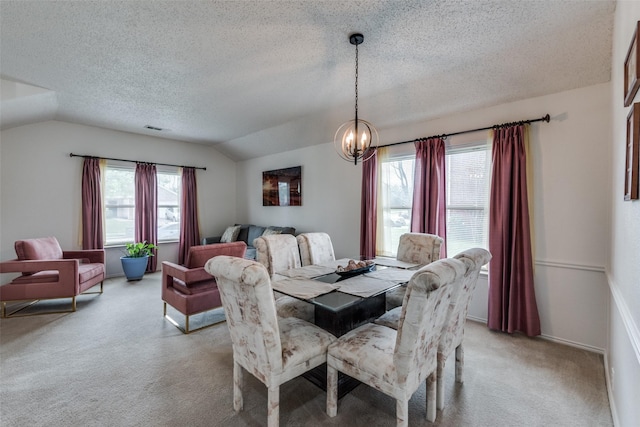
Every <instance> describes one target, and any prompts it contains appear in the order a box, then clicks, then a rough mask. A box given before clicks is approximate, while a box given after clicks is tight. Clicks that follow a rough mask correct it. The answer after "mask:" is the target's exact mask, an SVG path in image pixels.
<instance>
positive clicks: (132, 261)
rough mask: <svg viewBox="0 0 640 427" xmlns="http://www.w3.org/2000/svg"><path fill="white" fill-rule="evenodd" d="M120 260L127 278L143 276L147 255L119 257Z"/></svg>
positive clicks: (136, 278) (132, 278)
mask: <svg viewBox="0 0 640 427" xmlns="http://www.w3.org/2000/svg"><path fill="white" fill-rule="evenodd" d="M120 261H121V262H122V270H124V275H125V276H127V280H129V281H131V280H140V279H142V276H144V272H145V270H146V269H147V263H148V262H149V257H148V256H145V257H135V258H133V257H127V256H122V257H120Z"/></svg>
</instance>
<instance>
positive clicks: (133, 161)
mask: <svg viewBox="0 0 640 427" xmlns="http://www.w3.org/2000/svg"><path fill="white" fill-rule="evenodd" d="M69 157H89V158H92V159H103V160H116V161H119V162H129V163H148V164H154V165H160V166H175V167H177V168H193V169H200V170H203V171H206V170H207V168H201V167H197V166H182V165H172V164H170V163H155V162H141V161H139V160H127V159H113V158H111V157H98V156H85V155H83V154H73V153H69Z"/></svg>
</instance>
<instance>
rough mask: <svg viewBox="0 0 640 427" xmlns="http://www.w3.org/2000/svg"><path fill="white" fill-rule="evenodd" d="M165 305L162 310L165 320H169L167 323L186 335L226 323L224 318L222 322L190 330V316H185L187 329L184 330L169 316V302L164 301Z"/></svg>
mask: <svg viewBox="0 0 640 427" xmlns="http://www.w3.org/2000/svg"><path fill="white" fill-rule="evenodd" d="M163 303H164V304H163V309H162V312H163V313H162V315H163V317H164V318H165V319H167V322H169V323H171V324H172V325H173V326H175V327H176V328H178V329H180V330H181V331H182V333H184V334H189V333H191V332H195V331H199V330H200V329H205V328H208V327H210V326H214V325H217V324H218V323H221V322H224V321H225V320H226V319H225V318H223V319H222V320H219V321H216V322H213V323H211V324H208V325H204V326H200V327H199V328H196V329H190V326H189V316H190V315H185V316H184V326H185V327H184V328H183V327H182V326H180V324H179V323H178V322H176V321H175V320H174V319H173V318H171V316H169V315H168V314H167V302H166V301H163ZM196 314H199V313H196Z"/></svg>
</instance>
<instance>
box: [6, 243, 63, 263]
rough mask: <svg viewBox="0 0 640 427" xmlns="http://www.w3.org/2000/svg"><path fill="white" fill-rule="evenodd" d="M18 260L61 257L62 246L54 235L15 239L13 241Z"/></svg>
mask: <svg viewBox="0 0 640 427" xmlns="http://www.w3.org/2000/svg"><path fill="white" fill-rule="evenodd" d="M14 247H15V249H16V255H17V256H18V259H19V260H21V261H22V260H45V259H62V248H61V247H60V243H58V239H56V238H55V237H40V238H37V239H25V240H17V241H16V242H15V243H14Z"/></svg>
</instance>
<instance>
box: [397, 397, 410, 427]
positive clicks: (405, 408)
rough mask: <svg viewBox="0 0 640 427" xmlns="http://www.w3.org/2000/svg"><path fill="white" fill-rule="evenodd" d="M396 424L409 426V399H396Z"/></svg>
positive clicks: (399, 426) (402, 426) (404, 426)
mask: <svg viewBox="0 0 640 427" xmlns="http://www.w3.org/2000/svg"><path fill="white" fill-rule="evenodd" d="M396 425H397V426H398V427H408V426H409V401H408V400H400V399H398V400H396Z"/></svg>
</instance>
